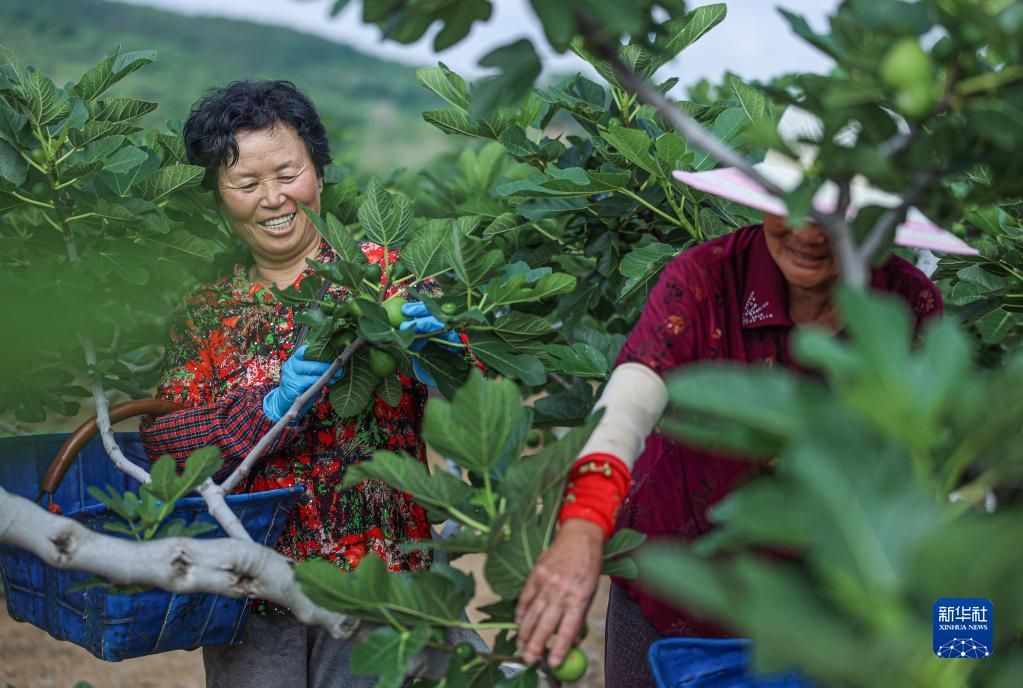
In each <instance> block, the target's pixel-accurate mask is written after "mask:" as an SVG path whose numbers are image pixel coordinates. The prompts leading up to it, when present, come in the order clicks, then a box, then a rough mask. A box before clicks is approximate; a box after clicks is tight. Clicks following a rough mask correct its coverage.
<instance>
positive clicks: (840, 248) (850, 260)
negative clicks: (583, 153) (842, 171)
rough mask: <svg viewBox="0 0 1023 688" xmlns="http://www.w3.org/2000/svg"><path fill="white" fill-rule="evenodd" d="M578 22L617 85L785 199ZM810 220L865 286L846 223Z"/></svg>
mask: <svg viewBox="0 0 1023 688" xmlns="http://www.w3.org/2000/svg"><path fill="white" fill-rule="evenodd" d="M579 19H580V25H581V26H582V27H583V31H584V32H585V33H586V35H587V37H588V38H589V39H590V40H591V41H592V42H594V44H595V45H596V46H597V47H596V49H595V52H596V53H597V54H598V55H599V56H600V57H601V58H602V59H604V60H606V61H607V62H608V63H609V64H610V65H611V67H612V68H613V69H614V70H615V73H616V75H617V76H618V78H619V80H620V82H621V83H622V84H624V85H625V86H627V87H628V88H629V89H630V90H632V91H634V92H635V93H636V95H637V96H639V98H640V99H641V100H642V101H643V102H645V103H646V104H647V105H650V106H651V107H653V108H654V109H656V110H657V111H658V112H659V113H660V114H661V116H663V117H664V118H665V120H666V121H667V122H668V123H669V124H671V126H672V127H674V128H675V129H676V130H677V131H678V132H679V133H681V134H682V136H683V137H685V139H686V140H687V142H688V143H690V144H692V145H693V146H695V147H696V148H698V149H700V150H701V151H703V152H704V153H707V154H708V155H710V156H712V157H713V158H715V159H716V160H718V161H719V162H721V163H724V164H726V165H728V166H730V167H734V168H735V169H737V170H739V172H741V173H742V174H743V175H744V176H746V177H747V178H748V179H750V180H751V181H754V182H756V183H757V184H759V185H760V186H761V187H763V188H764V190H766V191H767V192H769V193H770V194H772V195H774V196H777V197H778V198H784V197H785V195H786V192H785V190H784V189H782V188H781V187H779V186H777V185H776V184H774V183H773V182H771V181H770V180H768V179H766V178H765V177H764V176H763V175H762V174H760V173H759V172H758V171H757V169H756V168H755V167H754V166H753V164H752V163H751V162H750V161H749V160H747V159H746V158H745V157H744V156H742V155H740V154H739V153H737V152H736V151H734V150H733V149H731V148H729V147H728V146H727V145H726V144H725V143H723V142H722V141H721V140H720V139H718V138H717V137H716V136H714V135H713V134H712V133H710V132H709V131H707V129H706V128H704V127H703V125H701V124H700V123H699V122H697V121H696V120H695V119H693V118H692V117H690V116H689V115H688V114H687V113H685V112H683V111H682V110H681V109H679V108H677V107H675V105H674V104H673V103H672V102H671V101H669V100H668V99H667V98H665V97H664V96H663V95H662V94H661V92H660V91H658V90H657V89H656V88H654V87H653V86H651V85H650V84H649V83H647V81H646V80H645V79H643V78H642V77H640V76H639V75H638V74H636V72H635V71H633V70H632V69H631V68H630V67H629V66H628V65H627V64H625V62H624V61H622V59H621V58H620V57H619V55H618V50H617V44H615V45H614V46H612V45H610V44H608V43H606V42H602V41H600V40H599V39H598V38H596V37H597V35H598V31H597V27H596V26H595V25H594V24H593V22H592V20H589V19H588V18H586V17H579ZM810 217H811V218H813V220H814V221H816V222H817V223H818V224H819V225H820V226H821V227H822V228H823V229H824V231H825V233H826V234H827V235H828V238H829V239H830V240H831V242H832V246H833V249H834V251H835V255H836V257H837V258H838V263H839V270H840V272H841V275H842V279H843V280H844V281H846V282H848V283H851V284H853V285H856V286H866V283H867V275H868V271H867V268H866V265H865V264H864V262H863V260H862V259H861V257H860V256H859V254H858V252H857V251H856V248H855V244H854V242H853V239H852V231H851V228H850V227H849V222H848V220H846V219H845V218H844V217H840V216H837V215H834V214H828V213H822V212H820V211H819V210H817V209H816V208H814V207H813V206H811V207H810Z"/></svg>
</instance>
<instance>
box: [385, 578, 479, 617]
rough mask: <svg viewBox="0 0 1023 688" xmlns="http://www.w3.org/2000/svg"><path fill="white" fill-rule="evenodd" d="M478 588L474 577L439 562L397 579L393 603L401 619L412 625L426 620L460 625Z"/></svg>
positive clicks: (394, 585)
mask: <svg viewBox="0 0 1023 688" xmlns="http://www.w3.org/2000/svg"><path fill="white" fill-rule="evenodd" d="M475 587H476V586H475V583H474V582H473V578H472V575H471V574H468V573H465V572H462V571H458V570H456V569H453V568H451V567H450V566H447V565H445V564H440V563H438V564H436V565H434V566H433V567H431V570H429V571H422V572H420V571H416V572H413V573H409V574H404V575H400V576H397V580H396V581H394V582H392V584H391V590H390V593H391V595H390V600H389V603H390V605H391V606H392V608H394V609H396V610H398V611H399V613H398V618H399V619H404V620H406V621H408V622H410V623H413V622H415V621H418V620H419V619H421V618H423V617H428V618H430V619H431V621H432V620H433V619H437V620H439V621H449V622H453V623H457V622H459V621H461V620H462V617H463V615H464V614H465V609H466V607H467V606H468V605H469V602H470V600H471V599H472V596H473V594H475ZM406 610H407V611H406ZM410 612H412V613H410Z"/></svg>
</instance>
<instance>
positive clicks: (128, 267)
mask: <svg viewBox="0 0 1023 688" xmlns="http://www.w3.org/2000/svg"><path fill="white" fill-rule="evenodd" d="M144 253H145V248H144V247H143V246H141V245H140V244H136V243H134V242H132V241H130V240H128V239H115V240H113V241H111V242H108V243H103V244H100V245H99V246H97V247H96V248H89V249H86V250H84V251H83V252H82V258H83V260H84V261H85V262H86V265H87V266H88V267H90V268H91V269H92V270H93V271H95V273H96V274H97V275H100V276H102V277H107V276H110V275H113V276H115V277H117V278H120V279H123V280H124V281H125V282H128V283H129V284H135V285H140V286H141V285H144V284H146V283H147V282H148V281H149V270H147V269H146V268H145V267H143V266H142V265H139V262H140V260H139V259H140V258H143V257H145V256H144Z"/></svg>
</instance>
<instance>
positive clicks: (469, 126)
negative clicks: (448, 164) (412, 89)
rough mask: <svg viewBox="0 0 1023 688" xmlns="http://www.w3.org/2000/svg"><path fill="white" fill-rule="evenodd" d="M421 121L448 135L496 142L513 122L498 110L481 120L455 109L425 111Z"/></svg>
mask: <svg viewBox="0 0 1023 688" xmlns="http://www.w3.org/2000/svg"><path fill="white" fill-rule="evenodd" d="M423 119H424V120H426V121H427V122H429V123H430V124H432V125H434V126H436V127H438V128H439V129H441V130H442V131H444V132H446V133H448V134H462V135H464V136H472V137H474V138H480V139H493V140H495V141H496V140H497V139H498V138H500V136H501V132H503V131H504V130H505V129H507V128H508V127H510V126H512V125H513V124H514V123H515V122H514V120H513V119H512V117H511V116H510V115H509V114H508V113H507V112H505V111H504V110H500V111H498V112H495V113H494V114H492V115H490V116H489V117H484V118H482V119H478V120H474V119H471V118H470V117H469V115H468V113H466V112H463V111H462V110H459V109H457V108H445V109H443V110H427V111H426V112H424V113H423Z"/></svg>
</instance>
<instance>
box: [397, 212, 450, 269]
mask: <svg viewBox="0 0 1023 688" xmlns="http://www.w3.org/2000/svg"><path fill="white" fill-rule="evenodd" d="M450 228H451V221H450V220H427V221H426V222H423V223H422V224H420V225H419V226H417V227H415V228H414V229H413V230H412V235H411V237H410V238H409V240H408V243H407V244H406V245H405V247H404V248H402V249H401V256H400V261H401V263H402V264H403V265H405V266H407V267H408V269H409V272H411V273H412V274H413V275H415V276H416V279H418V280H421V279H424V278H426V277H436V276H437V275H439V274H440V273H442V272H446V271H447V270H448V269H449V267H450V266H449V264H448V251H447V245H446V243H445V240H446V239H447V238H448V236H449V233H450Z"/></svg>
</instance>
